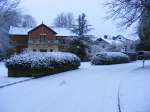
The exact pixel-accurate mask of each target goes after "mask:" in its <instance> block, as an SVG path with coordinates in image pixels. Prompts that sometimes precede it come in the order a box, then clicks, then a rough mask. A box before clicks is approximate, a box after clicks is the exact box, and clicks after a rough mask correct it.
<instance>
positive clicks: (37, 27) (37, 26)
mask: <svg viewBox="0 0 150 112" xmlns="http://www.w3.org/2000/svg"><path fill="white" fill-rule="evenodd" d="M42 26H43V27H45V28H47V29H48V30H49V31H51V32H53V33H54V34H57V33H56V32H55V31H54V30H52V29H51V28H50V27H48V26H46V25H45V24H43V23H42V24H40V25H39V26H37V27H35V28H33V29H32V30H30V31H29V32H28V33H31V32H33V31H35V30H36V29H38V28H39V27H42Z"/></svg>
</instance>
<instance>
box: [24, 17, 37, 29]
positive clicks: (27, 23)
mask: <svg viewBox="0 0 150 112" xmlns="http://www.w3.org/2000/svg"><path fill="white" fill-rule="evenodd" d="M35 26H36V21H35V19H34V18H33V17H32V16H31V15H29V14H27V15H23V17H22V27H31V28H32V27H35Z"/></svg>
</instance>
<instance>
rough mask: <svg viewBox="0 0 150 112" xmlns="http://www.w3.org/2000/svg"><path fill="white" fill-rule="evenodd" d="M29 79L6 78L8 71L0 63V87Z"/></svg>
mask: <svg viewBox="0 0 150 112" xmlns="http://www.w3.org/2000/svg"><path fill="white" fill-rule="evenodd" d="M27 79H30V78H8V70H7V68H6V67H5V65H4V63H3V62H0V87H2V86H5V85H8V84H12V83H16V82H20V81H23V80H27Z"/></svg>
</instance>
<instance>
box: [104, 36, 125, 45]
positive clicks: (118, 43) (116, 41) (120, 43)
mask: <svg viewBox="0 0 150 112" xmlns="http://www.w3.org/2000/svg"><path fill="white" fill-rule="evenodd" d="M101 38H102V39H103V40H104V41H106V42H107V43H109V44H117V45H122V42H120V41H118V40H113V37H112V36H109V35H107V38H105V36H104V37H101Z"/></svg>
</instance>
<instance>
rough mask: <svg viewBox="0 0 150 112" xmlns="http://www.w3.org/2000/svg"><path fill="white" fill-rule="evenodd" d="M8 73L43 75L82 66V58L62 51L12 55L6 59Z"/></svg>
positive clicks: (14, 74) (11, 74) (15, 74)
mask: <svg viewBox="0 0 150 112" xmlns="http://www.w3.org/2000/svg"><path fill="white" fill-rule="evenodd" d="M6 66H7V68H8V75H9V76H14V77H20V76H34V77H36V76H43V75H47V74H53V73H58V72H62V71H66V70H71V69H76V68H78V67H79V66H80V59H79V58H78V57H77V56H76V55H74V54H71V53H62V52H47V53H46V52H45V53H42V52H30V53H23V54H19V55H16V56H13V57H11V58H10V59H8V60H7V61H6Z"/></svg>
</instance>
